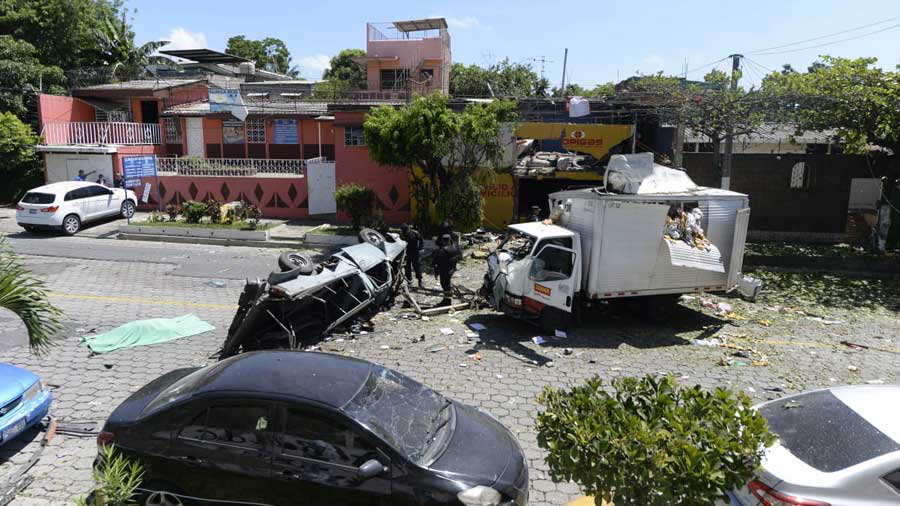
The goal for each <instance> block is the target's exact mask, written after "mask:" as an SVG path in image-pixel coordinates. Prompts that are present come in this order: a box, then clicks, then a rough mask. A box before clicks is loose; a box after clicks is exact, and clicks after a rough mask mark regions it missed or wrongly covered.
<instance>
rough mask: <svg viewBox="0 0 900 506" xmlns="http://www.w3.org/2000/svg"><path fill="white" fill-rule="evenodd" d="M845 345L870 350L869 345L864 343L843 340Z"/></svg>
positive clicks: (842, 342)
mask: <svg viewBox="0 0 900 506" xmlns="http://www.w3.org/2000/svg"><path fill="white" fill-rule="evenodd" d="M841 344H843V345H844V346H846V347H848V348H851V349H854V350H868V349H869V347H868V346H866V345H864V344H857V343H851V342H850V341H841Z"/></svg>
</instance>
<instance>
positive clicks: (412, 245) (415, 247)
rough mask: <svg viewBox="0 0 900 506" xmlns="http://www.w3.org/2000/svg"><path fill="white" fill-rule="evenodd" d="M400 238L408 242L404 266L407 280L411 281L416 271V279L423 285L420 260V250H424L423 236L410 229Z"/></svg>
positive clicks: (401, 234) (403, 232)
mask: <svg viewBox="0 0 900 506" xmlns="http://www.w3.org/2000/svg"><path fill="white" fill-rule="evenodd" d="M400 238H401V239H403V240H404V241H406V262H405V263H404V266H403V267H404V268H403V270H404V273H405V274H406V280H407V281H411V280H412V273H413V271H415V273H416V279H418V280H419V284H421V283H422V260H421V259H420V258H419V250H421V249H422V234H420V233H419V231H418V230H416V229H414V228H408V229H406V230H403V231H402V232H401V233H400Z"/></svg>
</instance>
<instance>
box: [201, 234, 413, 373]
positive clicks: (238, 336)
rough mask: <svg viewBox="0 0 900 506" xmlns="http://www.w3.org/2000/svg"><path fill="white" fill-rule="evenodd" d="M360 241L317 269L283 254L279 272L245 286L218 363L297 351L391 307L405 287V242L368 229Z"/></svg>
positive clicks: (298, 257)
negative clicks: (276, 351)
mask: <svg viewBox="0 0 900 506" xmlns="http://www.w3.org/2000/svg"><path fill="white" fill-rule="evenodd" d="M360 240H361V241H362V242H361V243H360V244H355V245H353V246H348V247H345V248H341V249H340V250H339V251H337V252H336V253H334V254H333V255H331V256H330V257H328V258H326V259H325V260H324V261H322V262H318V263H317V262H314V261H313V260H312V259H310V258H309V257H308V256H306V255H303V254H301V253H296V252H289V253H285V254H282V255H281V256H280V257H279V259H278V264H279V267H280V268H281V272H273V273H272V274H270V275H269V277H268V279H267V280H265V281H261V280H256V281H248V282H247V284H246V286H244V291H243V292H242V293H241V296H240V299H239V300H238V310H237V313H236V314H235V315H234V319H233V320H232V322H231V326H230V327H229V328H228V337H227V338H226V339H225V342H224V344H223V345H222V350H221V351H220V353H219V359H224V358H228V357H231V356H233V355H236V354H238V353H242V352H248V351H254V350H265V349H279V348H288V349H292V348H297V347H298V346H299V345H300V344H302V341H305V340H309V339H315V338H318V337H320V336H323V335H327V334H328V333H330V332H331V331H332V330H333V329H335V328H337V327H339V326H341V325H344V324H347V323H349V322H350V321H351V320H352V319H355V318H360V317H369V316H371V315H373V314H374V313H376V312H377V311H379V310H380V309H381V308H382V307H389V306H390V305H391V304H393V301H394V297H395V295H396V294H397V291H398V290H399V288H400V285H401V284H402V282H403V276H402V275H401V274H400V272H401V268H402V266H403V260H404V255H405V252H406V242H405V241H403V240H400V239H397V238H395V237H393V236H391V235H390V234H386V235H382V234H380V233H379V232H378V231H376V230H372V229H363V230H362V231H361V232H360Z"/></svg>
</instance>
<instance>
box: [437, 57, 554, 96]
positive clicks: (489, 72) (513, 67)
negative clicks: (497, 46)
mask: <svg viewBox="0 0 900 506" xmlns="http://www.w3.org/2000/svg"><path fill="white" fill-rule="evenodd" d="M548 87H549V83H548V82H547V80H546V79H543V78H541V77H538V75H537V74H536V73H535V72H534V70H533V69H532V68H531V65H528V64H524V63H511V62H510V61H509V59H508V58H504V59H503V60H502V61H500V62H498V63H495V64H493V65H491V66H490V67H488V68H482V67H479V66H478V65H475V64H472V65H468V66H466V65H463V64H462V63H454V64H453V66H452V67H451V68H450V95H452V96H459V97H490V96H496V97H534V96H543V95H546V93H547V88H548Z"/></svg>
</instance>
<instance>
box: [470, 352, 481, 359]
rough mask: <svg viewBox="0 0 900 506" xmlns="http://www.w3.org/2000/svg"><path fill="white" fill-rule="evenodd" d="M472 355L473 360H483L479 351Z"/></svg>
mask: <svg viewBox="0 0 900 506" xmlns="http://www.w3.org/2000/svg"><path fill="white" fill-rule="evenodd" d="M470 356H471V357H472V360H481V353H478V352H477V351H476V352H475V353H473V354H471V355H470Z"/></svg>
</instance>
